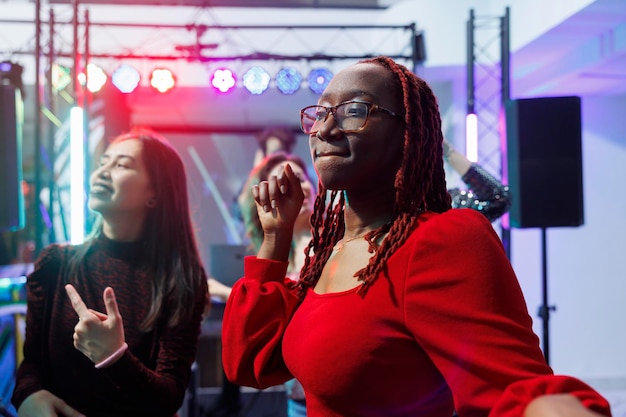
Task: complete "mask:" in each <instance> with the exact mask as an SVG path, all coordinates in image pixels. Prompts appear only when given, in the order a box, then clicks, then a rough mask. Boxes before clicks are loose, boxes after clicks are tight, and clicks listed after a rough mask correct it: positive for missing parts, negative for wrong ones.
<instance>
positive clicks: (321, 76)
mask: <svg viewBox="0 0 626 417" xmlns="http://www.w3.org/2000/svg"><path fill="white" fill-rule="evenodd" d="M331 78H333V73H332V72H330V71H329V70H327V69H326V68H315V69H313V70H311V72H310V73H309V77H308V78H307V81H308V82H309V88H310V89H311V91H313V92H314V93H315V94H322V92H323V91H324V89H325V88H326V86H327V85H328V83H329V82H330V79H331Z"/></svg>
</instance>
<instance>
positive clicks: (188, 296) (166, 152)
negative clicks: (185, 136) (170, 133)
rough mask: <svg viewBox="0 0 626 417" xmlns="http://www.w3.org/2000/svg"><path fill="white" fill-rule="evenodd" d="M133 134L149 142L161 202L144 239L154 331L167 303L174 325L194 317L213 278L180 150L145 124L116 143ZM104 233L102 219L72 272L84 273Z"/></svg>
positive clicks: (150, 169)
mask: <svg viewBox="0 0 626 417" xmlns="http://www.w3.org/2000/svg"><path fill="white" fill-rule="evenodd" d="M129 139H136V140H139V141H140V142H141V143H142V145H143V148H142V152H141V155H142V158H143V161H144V163H145V166H146V169H147V173H148V177H149V178H150V183H151V184H152V187H153V189H154V191H155V196H156V201H157V203H156V206H155V207H154V208H151V209H150V210H148V215H147V217H146V223H145V225H144V229H143V239H142V240H143V241H144V256H145V259H146V265H147V269H148V271H147V272H148V274H149V276H151V277H152V295H151V300H150V310H149V311H148V314H147V316H146V317H145V319H144V321H143V323H142V329H143V330H145V331H148V330H150V329H152V328H153V327H154V325H155V324H156V322H157V321H158V320H159V319H160V318H161V316H162V314H163V312H164V311H165V308H166V306H167V314H168V317H167V324H168V325H169V326H176V325H178V324H180V323H184V322H185V321H186V320H189V319H190V318H191V316H192V314H193V310H194V309H193V308H190V306H192V305H194V300H195V299H196V298H197V294H199V293H202V292H204V293H206V291H207V290H206V279H207V277H206V273H205V271H204V268H203V267H202V261H201V259H200V255H199V253H198V248H197V244H196V239H195V235H194V231H193V227H192V221H191V214H190V210H189V199H188V193H187V175H186V172H185V167H184V165H183V161H182V159H181V157H180V155H179V154H178V152H176V150H175V149H174V148H173V147H172V146H171V145H170V144H169V143H168V142H167V140H166V139H165V138H163V137H161V136H160V135H158V134H156V133H155V132H153V131H151V130H148V129H145V128H135V129H133V130H131V131H130V132H128V133H124V134H122V135H120V136H118V137H116V138H115V139H113V141H112V142H111V143H116V142H121V141H124V140H129ZM101 234H102V222H101V221H98V222H97V223H96V225H95V228H94V233H93V234H92V238H90V239H89V240H88V241H87V242H86V243H85V244H84V245H83V247H82V248H80V249H79V250H78V251H77V252H76V254H75V256H74V258H73V259H72V260H70V270H71V271H74V272H75V273H79V274H80V273H81V269H82V268H81V265H82V264H83V263H84V261H85V257H86V256H87V254H88V252H89V251H90V249H91V248H92V247H93V245H94V244H95V243H96V238H97V237H98V236H100V235H101ZM70 276H72V275H70ZM206 298H207V301H208V297H206Z"/></svg>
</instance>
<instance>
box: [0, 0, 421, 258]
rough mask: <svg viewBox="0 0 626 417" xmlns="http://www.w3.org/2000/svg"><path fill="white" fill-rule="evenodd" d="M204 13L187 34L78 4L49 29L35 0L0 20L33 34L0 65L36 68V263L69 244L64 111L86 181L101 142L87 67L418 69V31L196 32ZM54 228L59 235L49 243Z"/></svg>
mask: <svg viewBox="0 0 626 417" xmlns="http://www.w3.org/2000/svg"><path fill="white" fill-rule="evenodd" d="M120 7H123V6H120ZM207 9H209V8H200V9H199V13H198V16H197V17H196V19H195V21H194V22H193V23H190V24H181V25H173V24H145V23H117V22H94V21H91V19H90V17H89V10H84V11H83V12H81V10H80V8H79V0H72V1H71V16H70V15H69V13H68V7H67V5H65V6H63V8H62V9H61V11H62V12H61V13H60V14H61V15H62V16H61V18H57V16H55V11H56V10H57V9H56V8H55V7H52V5H50V8H49V10H48V16H47V19H44V18H42V2H41V0H35V11H36V16H35V21H34V22H32V21H16V20H12V21H9V20H0V23H2V24H6V25H28V26H29V27H31V26H34V36H33V38H31V39H28V40H27V42H26V43H25V45H23V46H21V47H19V48H17V49H14V50H12V51H6V50H4V51H3V50H2V43H1V36H0V56H2V55H5V56H6V55H26V56H32V57H34V61H35V74H36V81H35V85H36V89H35V90H36V98H35V121H34V127H33V128H34V134H33V136H34V139H35V162H34V167H35V168H34V174H35V195H37V196H41V195H42V191H44V190H45V191H46V194H47V195H48V198H47V199H48V200H49V201H48V202H47V203H46V204H45V205H43V204H42V206H47V208H46V210H47V212H46V210H44V211H43V213H42V212H41V211H40V210H36V212H35V213H34V214H35V216H34V217H35V218H36V221H35V236H36V242H35V253H36V254H38V253H39V252H40V251H41V249H42V248H43V247H44V246H45V245H46V244H48V243H51V242H54V241H57V240H67V238H68V233H67V227H66V223H67V218H68V213H66V210H67V209H66V208H67V207H68V206H69V204H67V202H66V200H67V199H68V196H67V195H68V194H69V180H68V177H69V168H68V166H69V164H68V159H69V149H68V143H69V128H68V123H67V122H66V121H64V120H66V119H67V113H68V110H69V107H70V106H71V105H74V104H78V105H80V106H81V107H83V108H84V109H85V115H86V117H85V125H84V132H85V137H87V138H88V143H87V146H85V162H86V164H85V165H86V172H89V171H90V169H91V167H90V160H91V158H92V156H91V153H92V150H93V149H94V148H96V147H97V146H98V143H97V142H98V141H101V140H102V139H103V137H102V136H103V135H102V129H98V128H97V126H96V125H97V124H98V118H99V115H98V114H97V109H95V108H93V107H95V106H94V103H93V97H92V96H91V95H90V93H89V92H88V91H87V90H86V89H84V88H83V87H82V86H81V85H80V84H79V83H78V82H77V81H76V80H77V75H78V74H79V73H80V72H82V71H83V69H84V68H86V67H87V64H88V63H92V62H93V63H96V64H98V65H101V66H106V65H107V64H108V65H109V66H111V65H114V64H116V63H117V64H119V62H120V61H133V60H134V61H146V60H147V61H181V62H183V63H185V64H186V65H189V64H191V65H205V66H206V65H212V64H216V63H219V62H223V61H236V62H241V63H243V62H245V63H250V65H252V64H253V63H255V62H257V63H261V62H264V63H267V62H274V63H280V62H292V63H293V62H299V63H300V64H301V65H313V64H317V63H319V62H324V63H327V64H328V65H332V64H336V65H337V66H342V67H343V66H347V65H349V64H351V63H352V62H354V61H357V60H359V59H363V58H368V57H373V56H378V55H387V56H390V57H392V58H394V59H395V60H397V61H399V62H401V63H404V64H405V65H406V66H408V67H409V68H411V67H412V68H413V69H414V70H415V69H416V68H417V66H418V65H419V64H421V61H422V60H423V57H421V56H420V54H421V51H420V49H419V48H420V45H419V43H418V38H417V36H418V34H419V32H418V31H417V29H416V25H415V24H409V25H404V26H374V25H338V26H331V25H319V26H315V25H301V26H298V25H285V26H261V25H248V26H220V25H210V24H204V23H200V22H201V21H202V20H203V19H202V16H201V15H202V14H203V13H205V12H206V10H207ZM294 45H296V46H297V48H296V47H294ZM154 51H159V52H158V54H155V53H154ZM54 63H59V64H61V65H65V66H67V67H69V68H71V74H70V75H71V82H70V83H69V84H68V85H67V86H66V87H65V88H62V89H54V87H53V76H54V75H53V73H52V69H53V64H54ZM42 69H45V71H42ZM331 70H332V68H331ZM94 126H96V127H94ZM86 177H88V175H87V176H86ZM86 185H87V184H86ZM55 224H56V225H57V227H56V229H59V230H60V231H61V232H60V233H55ZM58 225H60V226H58Z"/></svg>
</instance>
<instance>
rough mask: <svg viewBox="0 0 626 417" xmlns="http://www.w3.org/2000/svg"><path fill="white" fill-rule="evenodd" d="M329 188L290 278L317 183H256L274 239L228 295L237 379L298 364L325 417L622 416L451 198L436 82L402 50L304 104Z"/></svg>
mask: <svg viewBox="0 0 626 417" xmlns="http://www.w3.org/2000/svg"><path fill="white" fill-rule="evenodd" d="M301 122H302V129H303V131H304V132H305V133H307V134H309V145H310V149H311V157H312V158H313V163H314V166H315V169H316V172H317V174H318V176H319V193H318V196H317V198H316V202H315V209H314V213H313V215H312V217H311V223H312V232H313V237H312V239H311V242H310V244H309V246H308V247H307V250H306V255H307V258H306V260H305V264H304V267H303V269H302V271H301V274H300V280H299V281H298V282H297V283H294V282H293V281H290V280H285V279H284V277H285V273H286V270H287V266H288V256H289V249H290V247H291V236H292V231H293V224H294V220H295V219H296V217H297V214H298V212H299V211H300V206H301V204H302V201H303V193H302V191H301V189H300V185H299V184H300V182H299V179H298V178H297V176H295V175H294V174H293V171H292V169H291V168H290V166H289V165H287V166H286V167H285V169H284V171H283V172H282V173H281V174H280V175H278V176H274V177H271V178H270V179H269V180H268V181H265V182H262V183H260V184H259V185H255V186H253V187H252V194H253V196H254V198H255V200H256V202H257V209H258V213H259V218H260V220H261V224H262V226H263V229H264V242H263V244H262V246H261V249H260V250H259V252H258V254H257V256H256V257H248V258H246V259H245V276H244V277H243V278H242V279H241V280H239V281H238V283H237V284H236V286H235V287H234V288H233V292H232V294H231V296H230V298H229V300H228V303H227V305H226V311H225V316H224V327H223V335H222V340H223V343H224V345H225V346H224V350H223V363H224V368H225V371H226V374H227V375H228V377H229V378H230V379H231V380H233V381H236V382H237V383H239V384H241V385H247V386H253V387H257V388H265V387H269V386H272V385H276V384H280V383H283V382H285V381H286V380H288V379H291V378H293V377H296V378H297V379H298V380H299V381H300V382H301V383H302V386H303V387H304V390H305V394H306V398H307V414H308V416H309V417H333V416H359V417H368V416H372V417H374V416H376V417H379V416H384V417H391V416H406V417H409V416H411V417H414V416H428V417H450V416H452V415H453V413H454V412H455V411H456V412H457V413H458V415H459V416H460V417H472V416H487V415H490V416H505V417H509V416H510V417H513V416H515V417H518V416H525V417H534V416H557V415H560V416H563V415H567V416H580V417H583V416H586V417H591V416H601V415H605V416H610V408H609V405H608V403H607V401H606V400H605V399H604V398H603V397H602V396H600V395H599V394H598V393H597V392H596V391H594V390H593V389H592V388H590V387H589V386H588V385H586V384H585V383H583V382H582V381H580V380H578V379H576V378H573V377H569V376H557V375H554V374H553V372H552V370H551V369H550V367H549V366H548V365H547V364H546V362H545V360H544V357H543V355H542V353H541V350H540V348H539V341H538V338H537V337H536V335H535V334H534V333H533V331H532V327H531V318H530V316H529V315H528V310H527V308H526V304H525V301H524V298H523V295H522V292H521V290H520V287H519V284H518V282H517V278H516V276H515V273H514V272H513V269H512V268H511V265H510V263H509V261H508V259H507V257H506V255H505V253H504V250H503V247H502V244H501V242H500V240H499V238H498V236H497V234H496V233H495V232H494V230H493V227H492V226H491V224H490V223H489V221H488V220H487V218H486V217H485V216H483V215H482V214H479V213H478V212H477V211H476V210H451V209H450V207H451V202H450V195H449V193H448V192H447V190H446V182H445V174H444V168H443V137H442V132H441V118H440V114H439V109H438V105H437V100H436V98H435V96H434V95H433V93H432V91H431V89H430V87H429V86H428V85H427V84H426V83H425V82H424V81H423V80H421V79H420V78H418V77H417V76H415V74H413V73H412V72H410V71H409V70H408V69H407V68H405V67H404V66H402V65H399V64H397V63H395V62H394V61H393V60H391V59H389V58H386V57H379V58H374V59H369V60H365V61H361V62H359V63H358V64H356V65H353V66H351V67H349V68H347V69H345V70H343V71H341V72H339V73H338V74H337V75H336V76H335V77H334V78H333V79H332V80H331V82H330V83H329V85H328V87H327V88H326V90H325V92H324V93H323V94H322V95H321V97H320V99H319V101H318V104H317V105H315V106H309V107H306V108H304V109H303V110H302V111H301Z"/></svg>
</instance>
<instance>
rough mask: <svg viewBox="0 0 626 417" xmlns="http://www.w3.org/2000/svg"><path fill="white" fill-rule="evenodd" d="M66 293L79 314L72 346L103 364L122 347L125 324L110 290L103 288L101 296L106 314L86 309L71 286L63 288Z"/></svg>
mask: <svg viewBox="0 0 626 417" xmlns="http://www.w3.org/2000/svg"><path fill="white" fill-rule="evenodd" d="M65 291H66V292H67V295H68V297H69V298H70V302H71V303H72V307H73V308H74V311H76V314H78V323H77V324H76V327H74V347H76V349H78V350H79V351H80V352H82V353H83V354H84V355H85V356H87V357H88V358H89V359H90V360H91V361H92V362H93V363H95V364H97V363H100V362H102V361H103V360H105V359H106V358H108V357H110V356H111V355H112V354H114V353H115V352H116V351H118V350H119V349H120V347H122V346H123V345H124V325H123V322H122V316H121V315H120V312H119V310H118V308H117V301H116V300H115V292H113V288H111V287H107V288H105V290H104V292H103V294H102V298H103V300H104V306H105V308H106V314H103V313H100V312H99V311H95V310H92V309H90V308H88V307H87V306H86V305H85V303H84V302H83V299H82V298H81V297H80V295H79V294H78V292H77V291H76V289H75V288H74V287H73V286H72V285H70V284H68V285H66V286H65Z"/></svg>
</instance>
